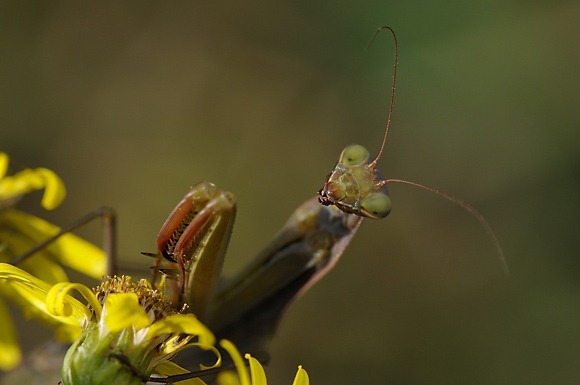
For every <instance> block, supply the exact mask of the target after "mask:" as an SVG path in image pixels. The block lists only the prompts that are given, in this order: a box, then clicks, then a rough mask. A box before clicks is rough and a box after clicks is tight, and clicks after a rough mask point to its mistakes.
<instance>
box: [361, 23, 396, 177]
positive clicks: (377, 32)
mask: <svg viewBox="0 0 580 385" xmlns="http://www.w3.org/2000/svg"><path fill="white" fill-rule="evenodd" d="M385 29H388V30H389V31H390V32H391V35H393V41H394V43H395V59H394V65H393V82H392V83H391V97H390V101H389V112H388V114H387V125H386V127H385V135H384V136H383V143H382V144H381V149H380V151H379V153H378V154H377V157H376V158H375V160H373V161H372V162H371V163H370V165H369V166H370V167H371V168H373V167H375V166H376V164H377V162H378V161H379V159H381V156H382V155H383V149H384V148H385V143H386V142H387V135H388V134H389V128H390V127H391V118H392V116H393V105H394V104H395V83H396V81H397V63H398V62H399V44H398V43H397V35H395V31H394V30H393V29H392V28H391V27H389V26H386V25H385V26H382V27H380V28H379V29H377V31H376V32H375V34H374V35H373V37H372V39H371V41H370V43H369V45H368V47H367V49H369V48H370V46H371V45H372V44H373V42H374V41H375V39H376V37H377V35H378V34H379V33H381V31H384V30H385Z"/></svg>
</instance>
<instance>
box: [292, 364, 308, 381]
mask: <svg viewBox="0 0 580 385" xmlns="http://www.w3.org/2000/svg"><path fill="white" fill-rule="evenodd" d="M309 384H310V380H309V379H308V373H306V370H304V369H302V365H299V366H298V371H297V372H296V377H294V382H293V383H292V385H309Z"/></svg>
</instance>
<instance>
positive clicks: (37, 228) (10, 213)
mask: <svg viewBox="0 0 580 385" xmlns="http://www.w3.org/2000/svg"><path fill="white" fill-rule="evenodd" d="M0 226H2V228H4V229H10V230H11V231H12V233H13V234H22V235H23V236H26V237H27V238H28V239H30V241H29V243H30V244H29V245H26V249H25V250H18V251H14V252H15V253H16V252H17V255H15V256H18V255H20V254H22V253H24V252H25V251H28V250H29V249H30V248H32V247H33V246H35V245H37V244H39V243H40V242H42V241H44V240H46V239H47V238H49V237H51V236H53V235H54V234H56V233H58V231H59V230H60V229H59V227H58V226H55V225H53V224H51V223H49V222H47V221H45V220H43V219H40V218H37V217H35V216H34V215H30V214H26V213H23V212H21V211H18V210H4V211H3V212H2V213H1V214H0ZM7 241H8V242H9V241H10V240H9V239H7ZM8 246H9V245H8ZM39 253H40V254H45V253H48V255H49V256H50V258H52V259H55V260H57V261H59V262H60V263H61V264H63V265H65V266H68V267H70V268H71V269H74V270H76V271H79V272H81V273H83V274H85V275H87V276H89V277H93V278H96V279H101V278H102V277H103V275H104V274H105V272H106V268H107V256H106V255H105V253H104V252H103V251H102V250H101V249H99V248H98V247H96V246H95V245H93V244H92V243H90V242H87V241H85V240H84V239H82V238H80V237H77V236H76V235H74V234H64V235H63V236H62V237H60V238H58V239H57V240H55V241H54V242H52V243H50V244H49V245H47V247H46V248H45V249H44V250H42V251H39ZM35 257H36V255H35V256H32V257H31V258H35Z"/></svg>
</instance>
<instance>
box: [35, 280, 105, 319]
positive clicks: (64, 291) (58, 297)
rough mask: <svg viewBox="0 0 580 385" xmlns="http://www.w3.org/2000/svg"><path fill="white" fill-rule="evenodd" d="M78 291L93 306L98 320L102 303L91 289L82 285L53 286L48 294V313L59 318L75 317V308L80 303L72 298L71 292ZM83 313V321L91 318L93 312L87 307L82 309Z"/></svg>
mask: <svg viewBox="0 0 580 385" xmlns="http://www.w3.org/2000/svg"><path fill="white" fill-rule="evenodd" d="M73 290H76V291H77V292H79V293H80V294H81V295H82V296H83V297H84V298H85V299H86V300H87V302H88V303H89V305H91V306H92V308H93V310H94V311H95V313H96V316H97V318H98V317H99V316H100V315H101V303H100V302H99V300H98V299H97V297H96V296H95V294H94V293H93V291H92V290H91V289H89V288H88V287H86V286H85V285H83V284H80V283H71V282H59V283H57V284H55V285H54V286H52V287H51V288H50V290H49V291H48V293H47V294H46V299H45V302H46V309H47V311H48V312H49V313H50V314H52V315H54V316H59V317H62V316H64V317H69V316H73V315H75V310H77V309H75V308H74V307H73V306H74V305H75V304H76V303H77V302H78V301H76V300H75V299H74V297H72V296H71V295H70V294H69V292H70V291H73ZM73 300H74V301H73ZM80 309H81V310H82V313H83V317H82V318H81V321H84V320H85V319H87V318H90V317H91V312H90V311H89V309H88V308H87V307H85V306H81V308H80Z"/></svg>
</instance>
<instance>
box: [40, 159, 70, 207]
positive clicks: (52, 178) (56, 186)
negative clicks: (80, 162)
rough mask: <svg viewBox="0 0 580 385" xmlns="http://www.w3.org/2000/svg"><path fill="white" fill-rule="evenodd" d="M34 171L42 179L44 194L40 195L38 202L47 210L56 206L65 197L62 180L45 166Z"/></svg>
mask: <svg viewBox="0 0 580 385" xmlns="http://www.w3.org/2000/svg"><path fill="white" fill-rule="evenodd" d="M34 171H35V172H36V174H37V175H38V176H39V177H40V178H41V179H42V180H43V181H44V195H42V200H41V202H40V204H41V205H42V207H44V208H45V209H47V210H52V209H54V208H56V207H58V206H59V205H60V204H61V202H62V201H63V200H64V198H65V197H66V188H65V187H64V182H63V181H62V179H60V177H59V176H58V175H56V174H55V173H54V172H52V171H51V170H49V169H47V168H43V167H40V168H37V169H35V170H34Z"/></svg>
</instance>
